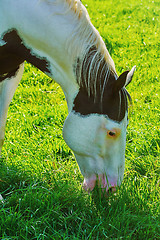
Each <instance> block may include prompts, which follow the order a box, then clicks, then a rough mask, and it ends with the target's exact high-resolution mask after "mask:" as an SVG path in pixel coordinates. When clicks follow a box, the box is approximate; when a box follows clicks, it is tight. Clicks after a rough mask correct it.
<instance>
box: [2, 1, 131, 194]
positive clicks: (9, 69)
mask: <svg viewBox="0 0 160 240" xmlns="http://www.w3.org/2000/svg"><path fill="white" fill-rule="evenodd" d="M24 61H28V62H29V63H31V64H33V65H34V66H35V67H37V68H38V69H40V70H41V71H42V72H44V73H45V74H47V75H48V76H49V77H51V78H52V79H54V80H55V81H56V82H57V83H58V84H59V85H60V86H61V88H62V90H63V92H64V94H65V98H66V101H67V106H68V116H67V118H66V120H65V122H64V126H63V138H64V140H65V142H66V143H67V145H68V146H69V147H70V148H71V150H72V151H73V153H74V155H75V158H76V160H77V163H78V165H79V168H80V171H81V173H82V175H83V177H84V182H83V188H84V189H85V190H86V191H87V192H89V193H90V192H92V191H93V189H94V188H95V186H98V187H99V188H100V189H102V191H103V192H104V193H107V194H108V193H109V192H115V191H116V189H117V188H118V187H119V186H120V185H121V183H122V180H123V176H124V169H125V145H126V129H127V125H128V105H129V104H128V102H129V101H130V99H131V97H130V94H129V93H128V91H127V90H126V86H127V85H128V84H129V83H130V82H131V80H132V77H133V74H134V71H135V66H134V67H133V68H132V69H131V70H130V71H129V70H126V71H125V72H123V73H122V74H121V75H120V76H118V75H117V73H116V69H115V65H114V62H113V60H112V58H111V56H110V54H109V52H108V50H107V48H106V46H105V43H104V41H103V39H102V37H101V36H100V34H99V32H98V31H97V30H96V28H95V27H94V26H93V24H92V23H91V21H90V18H89V14H88V12H87V10H86V8H85V6H84V5H83V4H82V3H81V1H80V0H27V1H26V0H14V1H11V0H1V1H0V151H1V148H2V145H3V143H4V137H5V124H6V119H7V111H8V107H9V105H10V102H11V100H12V97H13V95H14V92H15V90H16V88H17V86H18V84H19V82H20V80H21V78H22V75H23V70H24Z"/></svg>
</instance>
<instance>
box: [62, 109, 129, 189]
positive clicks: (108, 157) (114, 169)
mask: <svg viewBox="0 0 160 240" xmlns="http://www.w3.org/2000/svg"><path fill="white" fill-rule="evenodd" d="M114 128H117V129H119V130H120V131H121V134H120V136H119V137H118V138H116V139H111V138H108V137H107V131H108V130H112V129H114ZM126 128H127V113H126V116H125V118H124V119H123V120H122V121H121V122H120V123H117V122H115V121H112V120H110V119H109V118H106V117H105V116H103V115H98V114H91V115H89V116H84V117H82V116H81V115H80V114H77V113H75V112H73V111H72V112H70V113H69V115H68V117H67V119H66V121H65V124H64V128H63V136H64V139H65V141H66V143H67V144H68V145H69V147H70V148H71V149H72V150H73V152H74V154H75V156H76V159H77V162H78V164H79V167H80V170H81V172H82V174H83V176H84V177H85V178H86V179H87V178H90V177H91V176H92V175H94V174H95V175H98V174H101V173H104V174H106V175H107V176H108V177H110V178H112V179H117V183H118V184H119V185H120V183H121V181H122V179H123V174H124V162H125V144H126Z"/></svg>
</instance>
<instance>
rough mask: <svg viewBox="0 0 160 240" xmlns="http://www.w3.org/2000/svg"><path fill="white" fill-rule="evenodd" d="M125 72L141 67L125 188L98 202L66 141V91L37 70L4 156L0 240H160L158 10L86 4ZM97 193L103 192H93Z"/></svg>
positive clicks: (15, 113)
mask: <svg viewBox="0 0 160 240" xmlns="http://www.w3.org/2000/svg"><path fill="white" fill-rule="evenodd" d="M83 3H84V5H86V7H87V10H88V11H89V14H90V17H91V20H92V22H93V24H94V25H95V27H96V28H97V29H98V30H99V32H100V34H101V35H102V37H103V39H104V41H105V43H106V45H107V47H108V49H109V52H110V54H111V56H112V58H113V59H114V62H115V65H116V69H117V72H118V73H119V74H120V73H121V72H122V71H124V70H127V69H131V67H132V66H134V65H136V66H137V71H136V73H135V76H134V79H133V82H132V84H130V85H129V86H128V90H129V92H130V93H131V96H132V99H133V106H132V107H131V108H130V114H129V119H130V124H129V127H128V135H127V147H126V169H125V176H124V181H123V184H122V186H121V187H120V189H119V191H118V192H117V194H116V195H113V196H110V197H109V199H107V200H106V199H101V198H100V197H99V196H97V197H93V198H92V197H91V196H90V195H88V194H86V193H84V192H83V191H82V188H81V183H82V182H83V178H82V176H81V174H80V172H79V169H78V166H77V163H76V161H75V159H74V157H73V154H72V152H71V151H70V149H69V148H68V147H67V146H66V144H65V142H64V140H63V138H62V127H63V123H64V119H65V118H66V116H67V105H66V102H65V99H64V95H63V93H62V90H61V89H60V87H59V86H58V85H57V84H56V83H54V82H53V81H52V80H51V79H49V78H47V77H46V76H45V75H44V74H42V73H41V72H40V71H38V70H37V69H35V68H33V67H32V66H31V65H30V64H26V66H25V73H24V75H23V79H22V81H21V83H20V86H19V88H18V89H17V91H16V94H15V96H14V99H13V101H12V103H11V105H10V109H9V113H8V120H7V126H6V138H5V144H4V147H3V151H2V154H3V157H2V158H1V159H0V192H1V194H2V195H3V197H4V202H3V203H0V239H3V240H4V239H5V240H6V239H14V240H15V239H18V240H21V239H25V240H27V239H29V240H30V239H76V240H79V239H87V240H89V239H139V240H142V239H145V240H146V239H147V240H148V239H151V240H153V239H159V238H160V231H159V229H160V218H159V212H160V207H159V194H160V191H159V189H160V188H159V184H160V182H159V174H160V162H159V156H160V125H159V122H160V109H159V104H160V74H159V66H160V51H159V47H160V43H159V39H160V33H159V32H160V31H159V29H160V26H159V24H160V23H159V22H160V3H159V0H154V1H151V0H141V1H138V0H130V1H129V2H128V1H126V0H119V1H117V0H114V1H112V0H108V1H105V0H101V1H100V0H99V1H98V0H90V1H89V0H84V1H83ZM95 195H96V192H95Z"/></svg>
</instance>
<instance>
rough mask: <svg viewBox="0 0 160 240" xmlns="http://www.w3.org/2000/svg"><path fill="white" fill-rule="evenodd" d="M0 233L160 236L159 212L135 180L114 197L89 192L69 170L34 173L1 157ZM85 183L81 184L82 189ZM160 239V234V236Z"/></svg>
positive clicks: (77, 236) (21, 235) (39, 236)
mask: <svg viewBox="0 0 160 240" xmlns="http://www.w3.org/2000/svg"><path fill="white" fill-rule="evenodd" d="M0 166H1V170H0V171H1V182H0V192H1V193H2V195H3V197H4V203H3V204H2V203H1V204H0V205H1V206H0V207H1V208H0V236H1V238H7V237H12V238H13V239H107V238H109V239H116V238H118V239H119V238H125V239H156V238H157V237H158V223H157V222H158V221H157V216H154V217H153V213H152V212H151V209H152V208H150V206H149V202H148V201H147V199H143V200H142V197H141V196H140V195H138V193H137V192H136V191H137V190H136V187H135V184H132V183H131V184H130V185H127V186H126V185H122V187H121V188H120V190H119V191H118V192H117V193H116V194H111V195H110V196H109V197H108V198H104V197H102V192H100V190H99V189H98V188H96V189H95V190H94V191H93V193H92V194H90V195H88V194H86V193H84V192H83V190H82V189H81V187H80V186H79V185H80V183H79V181H78V180H77V179H78V178H77V179H75V178H74V177H72V174H69V175H68V174H66V173H65V172H64V171H63V170H62V171H59V173H58V174H57V173H56V176H55V178H53V177H52V176H51V174H54V173H51V172H47V171H46V173H45V177H42V178H41V177H34V176H28V175H27V174H26V173H25V172H24V171H22V169H18V167H16V166H7V162H6V161H5V160H4V159H1V163H0ZM78 186H79V187H78ZM157 239H158V238H157Z"/></svg>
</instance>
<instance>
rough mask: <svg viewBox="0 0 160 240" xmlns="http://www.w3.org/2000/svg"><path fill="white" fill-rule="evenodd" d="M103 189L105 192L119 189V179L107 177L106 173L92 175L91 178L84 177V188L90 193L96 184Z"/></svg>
mask: <svg viewBox="0 0 160 240" xmlns="http://www.w3.org/2000/svg"><path fill="white" fill-rule="evenodd" d="M96 185H97V186H98V188H101V189H102V192H103V193H105V192H106V193H107V194H108V193H109V192H112V193H114V192H116V191H117V180H116V178H115V179H114V180H111V179H109V178H108V179H107V177H106V175H105V174H99V175H92V176H91V177H89V178H84V182H83V189H84V190H85V191H87V192H88V193H90V192H92V191H93V189H94V188H95V186H96Z"/></svg>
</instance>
